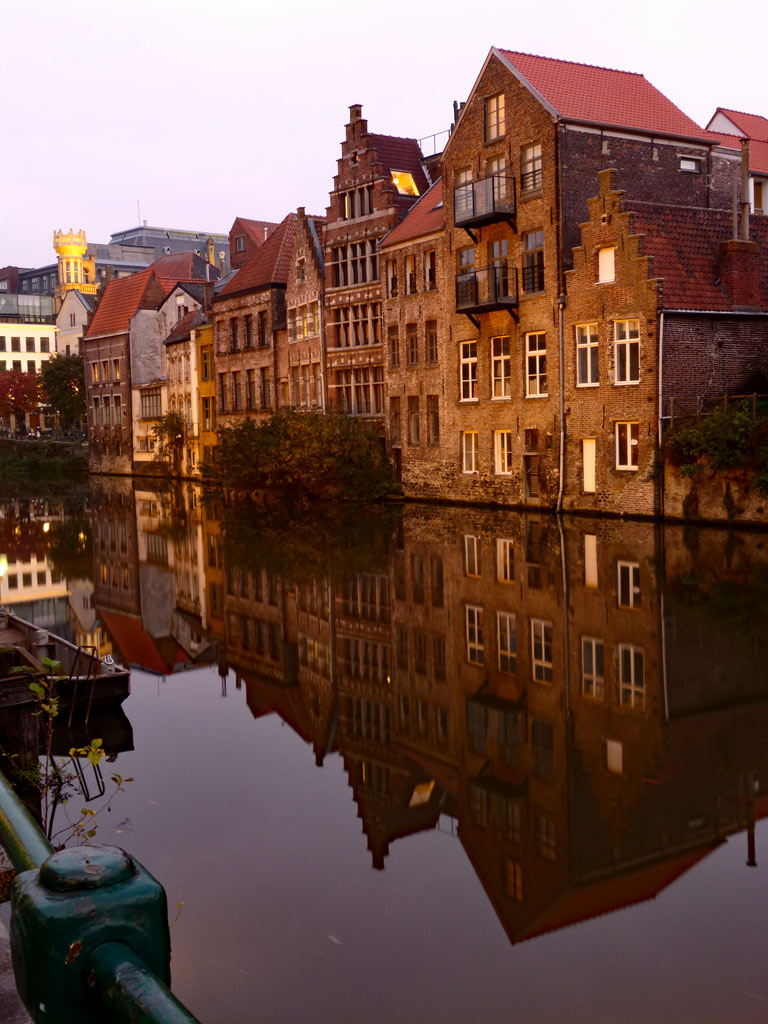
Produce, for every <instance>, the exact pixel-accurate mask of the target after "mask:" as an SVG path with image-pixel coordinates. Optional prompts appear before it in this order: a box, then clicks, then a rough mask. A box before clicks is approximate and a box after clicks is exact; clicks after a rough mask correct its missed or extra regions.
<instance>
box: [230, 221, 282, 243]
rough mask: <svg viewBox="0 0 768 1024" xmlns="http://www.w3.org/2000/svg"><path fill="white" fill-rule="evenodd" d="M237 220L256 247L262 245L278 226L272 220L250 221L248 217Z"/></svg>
mask: <svg viewBox="0 0 768 1024" xmlns="http://www.w3.org/2000/svg"><path fill="white" fill-rule="evenodd" d="M235 219H236V222H237V223H238V224H240V225H241V227H242V228H243V230H244V231H245V233H246V234H247V235H248V236H249V237H250V239H251V241H253V242H255V243H256V245H262V244H263V243H264V242H265V241H266V240H267V238H269V236H270V235H271V234H272V232H273V231H274V230H275V228H276V227H277V226H278V225H277V224H275V223H274V221H271V220H249V219H248V218H247V217H237V218H235Z"/></svg>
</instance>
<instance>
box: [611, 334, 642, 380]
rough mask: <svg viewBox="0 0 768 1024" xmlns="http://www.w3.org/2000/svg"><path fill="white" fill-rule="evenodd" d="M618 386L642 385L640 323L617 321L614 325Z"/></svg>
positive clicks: (615, 364)
mask: <svg viewBox="0 0 768 1024" xmlns="http://www.w3.org/2000/svg"><path fill="white" fill-rule="evenodd" d="M613 346H614V366H615V369H616V377H615V383H616V384H639V383H640V321H639V320H615V321H614V323H613Z"/></svg>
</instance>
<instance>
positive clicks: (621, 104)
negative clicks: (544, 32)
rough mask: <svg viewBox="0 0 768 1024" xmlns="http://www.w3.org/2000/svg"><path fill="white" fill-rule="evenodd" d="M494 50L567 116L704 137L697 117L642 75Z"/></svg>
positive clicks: (600, 122) (510, 51) (590, 121)
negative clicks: (687, 112)
mask: <svg viewBox="0 0 768 1024" xmlns="http://www.w3.org/2000/svg"><path fill="white" fill-rule="evenodd" d="M496 52H498V53H499V54H501V56H502V57H503V58H504V59H505V60H507V61H509V63H510V64H512V65H513V66H514V67H515V68H516V69H517V71H518V72H519V73H520V75H522V77H523V79H524V80H525V81H526V82H527V83H528V84H529V85H530V86H531V87H532V88H533V89H534V90H535V92H537V93H538V94H539V95H540V96H541V97H542V98H543V99H544V100H546V102H547V103H549V105H550V106H551V107H554V109H555V110H556V111H557V113H558V114H559V115H560V117H562V118H565V120H569V121H584V122H587V123H590V124H600V125H610V126H611V127H615V128H630V129H635V130H637V131H641V132H649V133H653V134H654V135H671V136H674V137H676V138H684V139H703V140H705V139H706V138H707V134H706V132H705V131H704V130H703V129H702V128H700V127H699V126H698V125H697V124H696V122H695V121H692V120H691V118H690V117H688V115H687V114H684V113H683V112H682V110H680V109H679V107H676V106H675V104H674V103H672V101H671V100H668V99H667V97H666V96H664V94H663V93H661V92H659V90H658V89H657V88H656V87H655V86H653V85H651V83H650V82H649V81H648V80H647V79H646V78H645V77H644V76H643V75H641V74H637V73H635V72H631V71H615V70H613V69H612V68H600V67H593V66H592V65H591V64H574V63H572V62H571V61H566V60H555V59H554V58H552V57H538V56H535V55H534V54H530V53H517V52H515V51H513V50H498V51H496Z"/></svg>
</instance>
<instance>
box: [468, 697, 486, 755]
mask: <svg viewBox="0 0 768 1024" xmlns="http://www.w3.org/2000/svg"><path fill="white" fill-rule="evenodd" d="M487 737H488V709H487V708H486V707H484V706H483V705H482V704H478V703H477V702H476V701H473V700H468V701H467V739H468V740H469V749H470V750H471V751H472V753H473V754H484V753H485V742H486V739H487Z"/></svg>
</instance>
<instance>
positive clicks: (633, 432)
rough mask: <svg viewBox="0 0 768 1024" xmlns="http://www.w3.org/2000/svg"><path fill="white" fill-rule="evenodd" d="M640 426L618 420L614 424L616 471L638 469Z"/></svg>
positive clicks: (632, 422) (630, 421)
mask: <svg viewBox="0 0 768 1024" xmlns="http://www.w3.org/2000/svg"><path fill="white" fill-rule="evenodd" d="M639 443H640V424H639V423H636V422H634V421H632V420H629V421H623V420H619V421H618V422H617V424H616V469H624V470H634V469H637V468H638V455H637V450H638V444H639Z"/></svg>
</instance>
